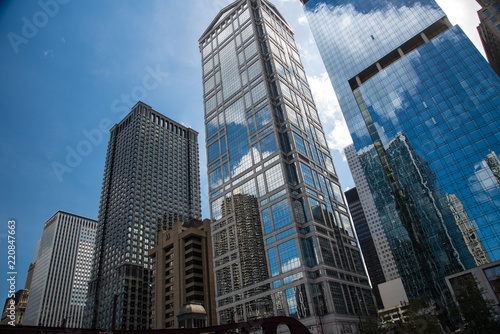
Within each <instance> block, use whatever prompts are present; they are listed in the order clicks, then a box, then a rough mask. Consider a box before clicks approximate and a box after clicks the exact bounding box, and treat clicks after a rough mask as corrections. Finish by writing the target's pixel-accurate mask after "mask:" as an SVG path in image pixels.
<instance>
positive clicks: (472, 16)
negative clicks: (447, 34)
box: [436, 0, 484, 55]
mask: <svg viewBox="0 0 500 334" xmlns="http://www.w3.org/2000/svg"><path fill="white" fill-rule="evenodd" d="M436 2H437V3H438V5H439V6H440V7H441V8H442V9H443V11H444V12H445V13H446V15H447V16H448V18H449V19H450V21H451V23H453V24H458V25H459V26H460V27H461V28H462V30H463V31H464V32H465V33H466V34H467V36H468V37H469V38H470V39H471V41H472V42H473V43H474V45H475V46H476V47H477V48H478V49H479V51H480V52H481V53H482V54H483V55H484V49H483V47H482V44H481V39H480V38H479V34H478V32H477V26H478V25H479V18H478V16H477V11H478V10H479V9H480V8H481V6H480V5H479V4H478V3H477V2H476V1H472V0H436Z"/></svg>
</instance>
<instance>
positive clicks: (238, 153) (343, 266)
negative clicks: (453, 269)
mask: <svg viewBox="0 0 500 334" xmlns="http://www.w3.org/2000/svg"><path fill="white" fill-rule="evenodd" d="M199 42H200V51H201V54H202V66H203V86H204V101H205V124H206V133H207V139H206V140H207V141H206V145H207V155H208V157H207V158H208V159H207V160H208V174H209V182H210V185H209V186H210V187H209V189H210V209H211V216H212V219H213V223H212V236H213V245H214V263H215V279H216V301H217V311H218V318H219V321H220V323H222V324H223V323H228V322H231V321H236V322H238V321H251V320H255V319H259V318H263V317H268V316H273V315H288V316H292V317H295V318H297V319H299V320H300V321H302V322H303V323H304V324H306V325H307V326H312V327H315V328H316V326H317V328H318V329H320V330H322V331H323V333H338V332H340V331H341V329H342V328H343V329H344V330H345V328H349V329H350V330H355V329H354V328H355V327H356V324H357V322H358V319H359V315H364V314H367V312H368V308H369V306H370V305H372V303H373V301H372V295H371V291H370V287H369V284H368V279H367V276H366V273H365V270H364V267H363V263H362V259H361V254H360V251H359V248H358V244H357V241H356V238H355V235H354V232H353V228H352V225H351V221H350V218H349V214H348V211H347V207H346V204H345V202H344V198H343V196H342V191H341V188H340V184H339V180H338V177H337V174H336V172H335V168H334V165H333V162H332V158H331V155H330V150H329V148H328V145H327V142H326V140H325V135H324V133H323V127H322V125H321V122H320V120H319V118H318V113H317V110H316V106H315V104H314V101H313V98H312V95H311V91H310V88H309V84H308V82H307V78H306V74H305V72H304V68H303V66H302V63H301V60H300V56H299V53H298V50H297V46H296V45H295V41H294V34H293V31H292V29H291V28H290V26H289V25H288V23H287V22H286V21H285V19H284V18H283V16H282V15H281V14H280V13H279V12H278V10H277V9H276V7H274V6H273V5H272V4H271V3H270V2H268V1H265V0H239V1H235V2H233V3H232V4H231V5H229V6H227V7H226V8H224V9H223V10H222V11H221V12H220V13H219V14H218V15H217V17H216V18H215V19H214V20H213V22H212V23H211V24H210V26H209V27H208V28H207V30H206V31H205V32H204V33H203V35H202V37H201V38H200V40H199Z"/></svg>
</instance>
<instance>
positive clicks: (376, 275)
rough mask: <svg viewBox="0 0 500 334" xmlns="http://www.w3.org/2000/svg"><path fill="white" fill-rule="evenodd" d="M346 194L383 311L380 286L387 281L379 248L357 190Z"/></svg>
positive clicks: (378, 304)
mask: <svg viewBox="0 0 500 334" xmlns="http://www.w3.org/2000/svg"><path fill="white" fill-rule="evenodd" d="M344 194H345V199H346V201H347V205H348V206H349V211H350V212H351V217H352V222H353V223H354V228H355V229H356V235H357V236H358V240H359V246H360V247H361V251H362V252H363V258H364V259H365V263H366V269H367V270H368V275H369V276H370V282H371V283H372V287H373V294H374V295H375V300H376V302H377V307H378V308H379V309H383V308H384V305H383V303H382V298H381V297H380V291H379V289H378V285H379V284H381V283H384V282H385V281H386V279H385V276H384V270H383V269H382V264H381V263H380V258H379V255H378V253H377V248H376V246H375V243H374V241H373V237H372V234H371V233H370V228H369V227H368V220H367V218H366V214H365V212H364V210H363V207H362V205H361V201H360V199H359V194H358V191H357V189H356V188H352V189H349V190H347V191H346V192H345V193H344Z"/></svg>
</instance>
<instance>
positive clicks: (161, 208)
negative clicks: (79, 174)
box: [85, 102, 201, 330]
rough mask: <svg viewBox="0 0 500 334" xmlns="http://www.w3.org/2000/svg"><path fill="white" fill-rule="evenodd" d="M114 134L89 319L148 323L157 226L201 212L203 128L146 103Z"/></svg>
mask: <svg viewBox="0 0 500 334" xmlns="http://www.w3.org/2000/svg"><path fill="white" fill-rule="evenodd" d="M110 132H111V138H110V140H109V144H108V152H107V156H106V167H105V171H104V180H103V185H102V192H101V204H100V207H99V219H98V229H97V236H96V253H95V254H96V256H95V259H94V264H93V267H92V273H91V278H90V283H89V292H88V300H87V308H86V314H85V320H86V325H87V327H90V328H105V329H111V328H112V327H113V321H115V328H116V329H121V330H137V329H148V328H149V302H150V292H149V286H150V271H151V261H150V259H149V258H148V257H147V255H148V250H149V249H151V248H153V247H154V245H155V241H156V235H157V231H158V230H165V229H170V228H171V227H172V224H173V223H174V222H176V221H179V220H181V221H187V220H189V219H190V218H195V219H200V216H201V205H200V176H199V156H198V142H197V138H198V133H197V132H196V131H194V130H192V129H190V128H186V127H185V126H182V125H180V124H178V123H176V122H174V121H172V120H171V119H169V118H167V117H165V116H163V115H162V114H160V113H158V112H157V111H155V110H153V109H151V107H150V106H148V105H147V104H144V103H142V102H138V103H137V104H136V105H135V106H134V107H133V108H132V111H131V112H130V113H129V114H128V115H127V116H126V117H125V119H123V120H122V121H121V122H120V123H119V124H116V125H115V126H114V127H113V128H112V129H111V130H110ZM113 310H116V313H115V314H113Z"/></svg>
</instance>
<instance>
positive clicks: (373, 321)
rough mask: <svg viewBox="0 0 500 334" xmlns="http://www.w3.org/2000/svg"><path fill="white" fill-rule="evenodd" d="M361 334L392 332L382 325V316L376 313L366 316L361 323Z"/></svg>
mask: <svg viewBox="0 0 500 334" xmlns="http://www.w3.org/2000/svg"><path fill="white" fill-rule="evenodd" d="M359 332H360V334H386V333H390V332H388V331H387V330H386V329H385V328H383V327H382V324H381V322H380V318H379V317H378V316H377V315H376V313H375V314H373V315H369V316H366V317H364V319H363V321H362V322H361V324H360V330H359Z"/></svg>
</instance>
